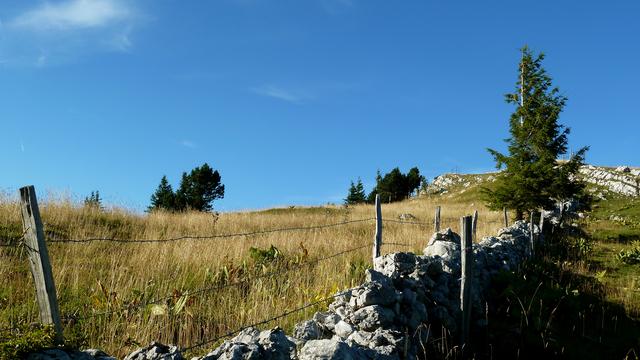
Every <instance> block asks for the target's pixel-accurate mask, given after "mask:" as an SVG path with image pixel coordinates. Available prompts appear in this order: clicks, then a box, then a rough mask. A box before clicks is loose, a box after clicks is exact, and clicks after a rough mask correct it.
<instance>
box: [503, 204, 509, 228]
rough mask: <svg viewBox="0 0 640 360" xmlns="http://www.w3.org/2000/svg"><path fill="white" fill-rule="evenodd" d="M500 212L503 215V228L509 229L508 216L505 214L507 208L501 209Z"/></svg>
mask: <svg viewBox="0 0 640 360" xmlns="http://www.w3.org/2000/svg"><path fill="white" fill-rule="evenodd" d="M502 212H503V213H504V227H509V214H508V213H507V208H506V207H503V208H502Z"/></svg>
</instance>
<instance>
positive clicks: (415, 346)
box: [33, 221, 537, 360]
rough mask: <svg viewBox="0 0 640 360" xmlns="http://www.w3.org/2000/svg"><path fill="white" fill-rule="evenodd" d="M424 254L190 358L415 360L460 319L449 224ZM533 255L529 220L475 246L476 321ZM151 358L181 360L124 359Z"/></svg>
mask: <svg viewBox="0 0 640 360" xmlns="http://www.w3.org/2000/svg"><path fill="white" fill-rule="evenodd" d="M535 231H537V227H536V228H535ZM423 252H424V254H423V255H416V254H412V253H402V252H401V253H392V254H387V255H384V256H381V257H379V258H377V259H375V261H374V268H373V269H370V270H367V272H366V281H365V282H364V283H363V284H362V285H360V286H357V287H354V288H352V289H348V290H346V291H344V292H342V293H340V294H339V295H338V296H336V297H335V298H334V301H333V302H332V303H331V304H330V305H329V308H328V310H327V311H324V312H317V313H316V314H315V315H314V316H313V318H312V319H309V320H307V321H303V322H301V323H299V324H297V325H296V326H295V329H294V332H293V334H292V336H287V335H286V334H285V333H284V332H283V331H282V330H281V329H280V328H275V329H271V330H263V331H259V330H257V329H254V328H247V329H244V330H243V331H241V332H240V333H239V334H238V335H236V336H235V337H234V338H232V339H230V340H227V341H225V342H224V343H222V344H221V345H220V346H219V347H217V348H216V349H214V350H213V351H211V352H209V353H208V354H207V355H205V356H202V357H198V358H193V360H263V359H264V360H285V359H298V360H311V359H347V360H348V359H415V358H416V356H417V353H418V351H419V346H420V344H421V343H422V344H424V343H425V342H426V340H427V338H428V336H429V326H430V328H431V329H440V326H444V327H445V328H446V329H448V330H449V331H450V332H451V333H452V334H454V335H455V334H456V331H457V328H458V325H457V324H458V323H459V322H460V318H461V311H460V309H459V306H460V305H459V304H460V237H459V236H458V234H456V233H454V232H453V231H451V229H445V230H443V231H440V232H438V233H435V234H434V235H433V237H432V238H431V239H430V241H429V242H428V244H427V246H426V248H425V249H424V251H423ZM529 252H530V240H529V224H528V223H525V222H522V221H518V222H516V223H515V224H514V225H512V226H510V227H507V228H504V229H501V230H500V231H499V233H498V235H497V236H491V237H486V238H484V239H482V241H480V242H479V243H477V244H474V245H473V253H474V259H475V269H474V278H475V280H474V281H473V289H472V304H473V305H472V306H473V311H474V314H473V315H472V319H474V321H475V322H474V323H473V326H476V327H481V326H484V324H483V320H482V319H484V316H483V311H484V309H485V301H484V298H485V295H486V292H487V291H488V289H489V286H490V283H491V279H492V277H493V276H494V275H496V274H497V273H499V272H500V271H505V270H506V271H511V270H514V269H516V268H517V267H518V266H519V265H520V264H521V263H522V262H523V261H524V260H525V259H526V258H527V257H528V256H529ZM105 355H106V354H105ZM100 356H103V355H100ZM33 359H51V358H47V357H40V358H37V357H36V358H33ZM56 359H63V358H61V357H60V358H56ZM64 359H66V358H64ZM69 359H85V358H83V357H69ZM87 359H101V360H109V359H111V358H109V357H104V356H103V357H97V356H94V357H89V358H87ZM151 359H170V360H182V359H183V357H182V355H181V353H180V351H179V350H178V349H177V348H176V347H175V346H165V345H162V344H158V343H153V344H151V345H150V346H148V347H146V348H144V349H140V350H137V351H135V352H133V353H132V354H130V355H129V356H127V357H126V358H125V360H151Z"/></svg>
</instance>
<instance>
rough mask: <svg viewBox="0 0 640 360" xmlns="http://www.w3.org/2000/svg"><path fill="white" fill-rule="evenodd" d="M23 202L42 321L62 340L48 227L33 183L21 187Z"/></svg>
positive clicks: (23, 217) (57, 339) (26, 239)
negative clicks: (45, 227)
mask: <svg viewBox="0 0 640 360" xmlns="http://www.w3.org/2000/svg"><path fill="white" fill-rule="evenodd" d="M20 202H21V207H22V226H23V229H24V243H25V247H26V250H27V255H28V258H29V266H30V267H31V274H32V275H33V282H34V284H35V286H36V298H37V300H38V307H39V308H40V321H42V323H43V324H53V327H54V330H55V334H56V342H57V343H62V325H61V323H60V312H59V310H58V300H57V298H56V286H55V283H54V282H53V272H52V271H51V263H50V262H49V252H48V251H47V245H46V244H45V241H44V229H43V227H42V219H41V218H40V210H39V208H38V200H37V199H36V190H35V188H34V187H33V186H25V187H23V188H20Z"/></svg>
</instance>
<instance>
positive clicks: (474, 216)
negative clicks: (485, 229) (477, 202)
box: [473, 210, 478, 239]
mask: <svg viewBox="0 0 640 360" xmlns="http://www.w3.org/2000/svg"><path fill="white" fill-rule="evenodd" d="M477 230H478V210H475V211H474V212H473V238H474V239H476V232H477Z"/></svg>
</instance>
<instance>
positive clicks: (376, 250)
mask: <svg viewBox="0 0 640 360" xmlns="http://www.w3.org/2000/svg"><path fill="white" fill-rule="evenodd" d="M381 246H382V209H381V208H380V195H376V236H375V237H374V238H373V254H372V255H373V260H375V259H376V258H377V257H379V256H380V247H381Z"/></svg>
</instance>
